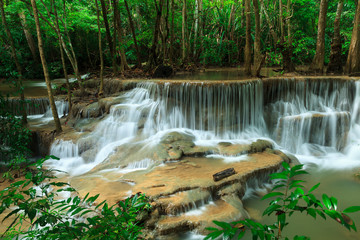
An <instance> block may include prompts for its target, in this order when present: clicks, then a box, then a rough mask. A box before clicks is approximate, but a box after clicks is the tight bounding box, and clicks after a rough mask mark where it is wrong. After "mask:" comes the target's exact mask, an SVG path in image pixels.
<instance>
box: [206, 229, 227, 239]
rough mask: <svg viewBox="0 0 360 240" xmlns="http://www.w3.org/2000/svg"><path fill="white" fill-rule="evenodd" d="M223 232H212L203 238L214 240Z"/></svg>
mask: <svg viewBox="0 0 360 240" xmlns="http://www.w3.org/2000/svg"><path fill="white" fill-rule="evenodd" d="M223 233H224V232H223V231H220V230H217V231H214V232H212V233H209V234H208V235H207V236H206V237H205V238H204V240H207V239H216V238H218V237H219V236H220V235H221V234H223Z"/></svg>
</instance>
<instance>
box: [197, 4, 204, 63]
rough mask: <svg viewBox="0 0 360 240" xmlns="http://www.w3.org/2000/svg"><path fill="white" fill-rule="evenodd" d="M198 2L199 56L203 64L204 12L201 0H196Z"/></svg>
mask: <svg viewBox="0 0 360 240" xmlns="http://www.w3.org/2000/svg"><path fill="white" fill-rule="evenodd" d="M198 2H199V15H200V18H199V26H200V31H199V40H200V54H199V57H200V58H201V62H202V64H203V65H205V61H204V54H203V53H204V13H203V0H198ZM201 54H203V57H201Z"/></svg>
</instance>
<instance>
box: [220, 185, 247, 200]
mask: <svg viewBox="0 0 360 240" xmlns="http://www.w3.org/2000/svg"><path fill="white" fill-rule="evenodd" d="M233 194H235V195H237V196H243V195H244V194H245V189H244V187H243V185H242V184H241V183H234V184H231V185H227V186H225V187H223V188H222V189H221V190H219V192H218V195H219V196H221V197H223V196H225V195H233Z"/></svg>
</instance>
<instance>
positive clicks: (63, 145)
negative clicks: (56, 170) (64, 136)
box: [50, 140, 79, 158]
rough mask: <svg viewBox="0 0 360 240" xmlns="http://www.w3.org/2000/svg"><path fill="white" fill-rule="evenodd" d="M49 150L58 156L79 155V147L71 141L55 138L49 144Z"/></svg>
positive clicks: (70, 156)
mask: <svg viewBox="0 0 360 240" xmlns="http://www.w3.org/2000/svg"><path fill="white" fill-rule="evenodd" d="M50 152H51V154H52V155H54V156H57V157H58V158H73V157H78V156H79V148H78V146H77V145H76V144H74V143H73V142H72V141H63V140H56V141H55V142H54V143H53V144H52V145H51V149H50Z"/></svg>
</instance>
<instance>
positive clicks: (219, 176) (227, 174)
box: [213, 168, 236, 182]
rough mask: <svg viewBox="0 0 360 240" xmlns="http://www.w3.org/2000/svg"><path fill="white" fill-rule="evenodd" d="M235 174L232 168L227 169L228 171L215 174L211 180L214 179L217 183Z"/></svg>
mask: <svg viewBox="0 0 360 240" xmlns="http://www.w3.org/2000/svg"><path fill="white" fill-rule="evenodd" d="M235 173H236V172H235V169H234V168H228V169H225V170H223V171H221V172H218V173H215V174H214V175H213V178H214V181H215V182H217V181H220V180H221V179H224V178H227V177H230V176H231V175H234V174H235Z"/></svg>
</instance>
